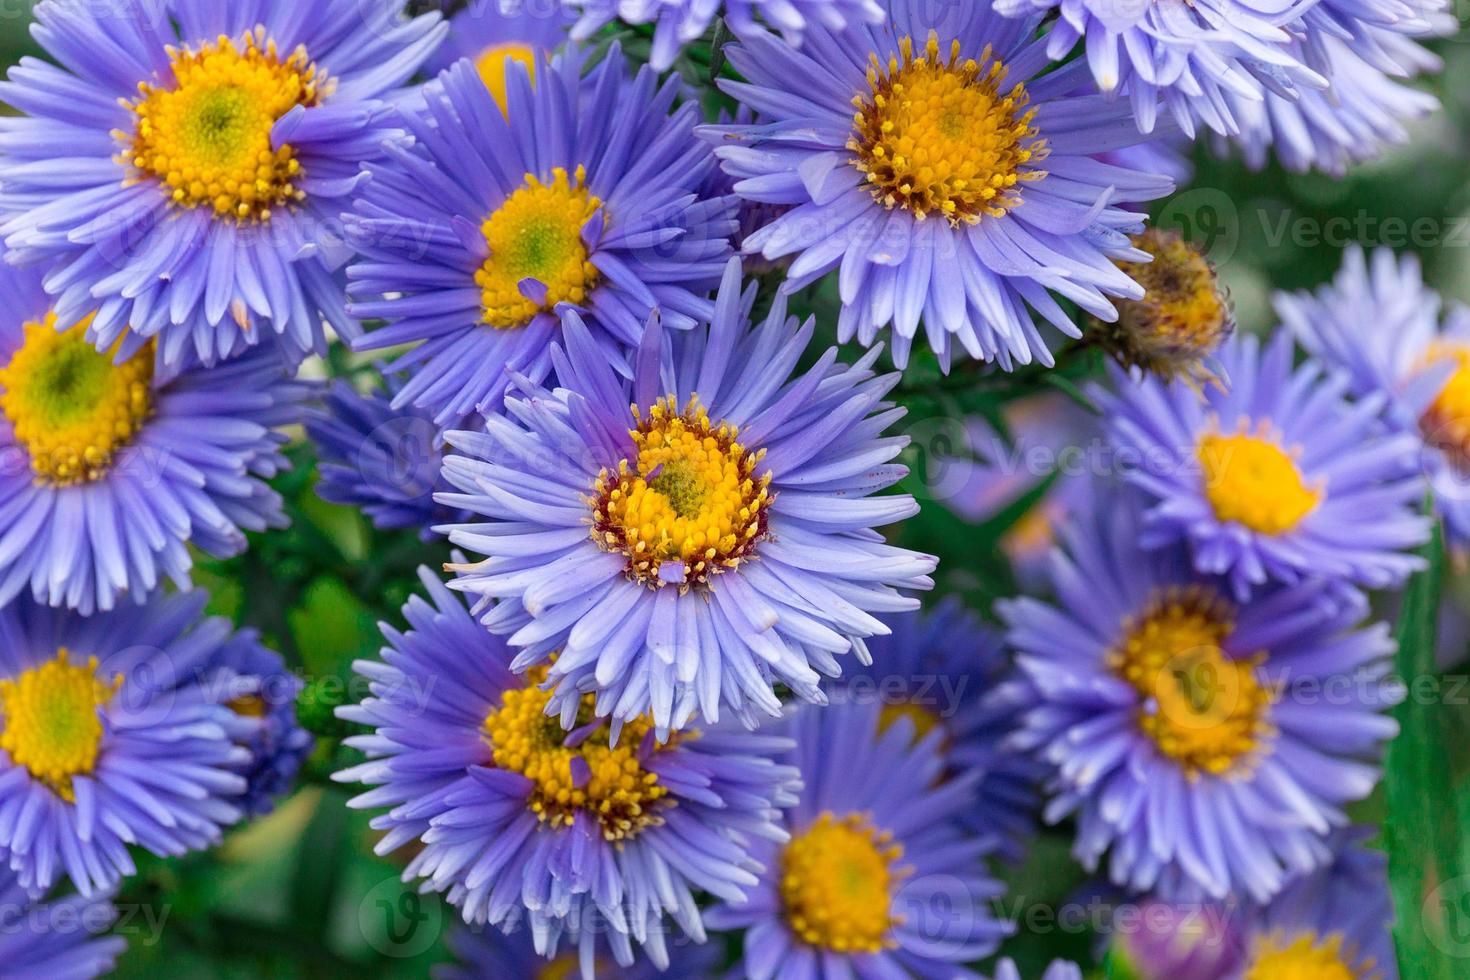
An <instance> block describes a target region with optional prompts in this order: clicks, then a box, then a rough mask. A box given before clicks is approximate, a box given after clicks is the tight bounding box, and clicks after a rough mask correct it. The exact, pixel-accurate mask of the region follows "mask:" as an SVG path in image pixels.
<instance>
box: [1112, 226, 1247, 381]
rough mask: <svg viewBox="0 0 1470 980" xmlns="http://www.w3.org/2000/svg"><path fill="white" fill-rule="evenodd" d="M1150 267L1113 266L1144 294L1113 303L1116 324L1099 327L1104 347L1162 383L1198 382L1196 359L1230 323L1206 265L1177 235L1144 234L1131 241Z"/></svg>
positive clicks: (1133, 264) (1152, 231)
mask: <svg viewBox="0 0 1470 980" xmlns="http://www.w3.org/2000/svg"><path fill="white" fill-rule="evenodd" d="M1133 244H1134V246H1135V247H1137V248H1140V249H1142V250H1143V251H1145V252H1147V253H1149V254H1150V255H1152V256H1153V257H1154V260H1153V261H1152V262H1120V263H1118V266H1119V268H1121V269H1122V270H1123V271H1124V272H1125V273H1127V274H1128V276H1129V277H1130V278H1132V279H1133V280H1135V281H1136V282H1137V283H1138V284H1139V285H1140V286H1142V287H1143V289H1144V296H1143V299H1139V300H1118V301H1117V307H1118V321H1117V323H1115V324H1105V325H1103V335H1104V339H1105V342H1106V344H1107V346H1108V347H1109V348H1110V349H1111V350H1113V352H1114V353H1116V354H1117V355H1118V357H1119V358H1120V359H1121V360H1122V361H1123V362H1124V363H1125V364H1128V365H1131V366H1136V367H1141V368H1143V369H1144V370H1147V371H1152V372H1153V373H1155V374H1158V375H1160V376H1162V377H1164V378H1173V377H1175V376H1179V375H1183V376H1186V377H1192V378H1195V379H1197V380H1203V378H1204V377H1205V376H1207V372H1203V371H1202V370H1201V367H1200V363H1199V362H1200V361H1201V359H1202V358H1204V357H1205V356H1207V355H1208V354H1210V353H1212V352H1213V351H1214V350H1215V349H1216V348H1217V347H1219V346H1220V343H1221V341H1223V340H1224V339H1225V338H1226V337H1227V336H1229V334H1230V332H1231V330H1232V329H1234V320H1233V318H1232V316H1231V313H1230V307H1229V305H1228V303H1227V302H1226V300H1225V295H1224V293H1223V292H1222V291H1221V289H1220V285H1219V281H1218V279H1217V278H1216V276H1215V270H1214V268H1213V267H1212V266H1211V265H1210V263H1209V260H1208V259H1206V258H1205V257H1204V256H1203V255H1201V254H1200V253H1199V252H1198V251H1196V250H1195V249H1194V247H1193V246H1191V245H1190V244H1189V243H1188V242H1186V241H1184V239H1182V238H1180V237H1179V236H1178V235H1175V234H1172V233H1170V232H1162V231H1158V230H1157V229H1150V230H1148V231H1146V232H1144V233H1142V234H1140V235H1135V236H1134V237H1133Z"/></svg>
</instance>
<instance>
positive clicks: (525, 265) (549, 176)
mask: <svg viewBox="0 0 1470 980" xmlns="http://www.w3.org/2000/svg"><path fill="white" fill-rule="evenodd" d="M586 60H587V54H586V52H584V51H581V50H577V49H575V48H569V49H568V50H567V51H565V52H564V53H563V54H562V55H561V56H560V57H559V58H558V59H557V60H556V61H555V62H547V61H545V59H544V58H543V59H542V60H541V61H540V62H539V63H538V64H539V66H538V68H537V69H536V77H537V81H536V83H535V85H534V86H533V85H532V83H531V80H530V76H529V74H528V73H527V71H526V69H525V68H524V67H523V66H520V65H513V66H511V67H510V69H509V72H510V76H509V78H510V81H509V88H510V92H509V99H508V110H509V116H508V117H507V116H506V115H505V114H503V113H502V112H501V111H500V109H499V108H498V107H497V105H496V102H495V99H494V98H493V97H492V96H491V94H490V92H489V91H488V90H487V89H486V88H485V85H484V83H483V82H482V81H481V79H480V77H479V75H478V74H477V73H476V71H475V69H474V67H473V66H472V65H470V64H468V63H467V62H460V63H459V64H458V65H456V66H455V67H454V68H452V69H450V70H449V71H448V72H446V73H445V74H443V75H441V76H440V77H439V79H437V80H436V81H434V82H431V83H430V84H429V85H427V86H426V87H425V88H424V91H423V98H424V100H425V102H426V104H427V107H426V109H425V110H424V111H422V112H409V113H406V114H405V116H404V119H403V124H404V126H405V127H407V128H408V129H409V130H411V131H412V133H413V134H414V136H415V137H416V139H417V141H418V142H417V145H416V146H414V147H412V148H397V149H392V148H390V150H389V155H388V159H387V160H385V161H384V162H383V163H381V164H379V165H373V166H371V167H370V168H369V169H370V170H371V172H372V174H373V180H372V182H371V184H369V186H368V187H367V189H366V192H365V193H364V194H363V195H361V197H360V199H359V200H358V202H357V211H356V213H355V214H354V215H353V216H351V217H350V219H349V232H350V233H351V235H352V237H353V240H354V241H355V242H356V243H357V244H358V245H359V247H360V248H361V250H362V252H363V254H364V256H365V260H364V261H363V262H362V263H360V264H358V265H355V266H353V267H352V268H351V269H350V270H349V276H350V277H351V278H352V279H353V280H354V281H353V286H352V288H353V292H354V294H355V295H358V296H366V297H375V298H365V299H361V300H360V301H358V302H356V303H354V304H353V305H352V310H353V312H354V313H355V314H356V315H357V316H359V317H362V318H364V319H368V318H382V319H384V320H386V321H387V325H386V326H383V327H381V328H380V329H377V330H373V331H371V332H370V333H369V334H367V336H366V337H364V338H363V339H362V341H361V343H360V345H359V346H361V347H363V348H384V347H393V346H397V345H400V344H405V343H412V342H415V341H421V343H419V344H418V346H416V347H414V348H413V349H412V350H410V351H409V352H408V353H406V354H405V355H403V356H402V357H401V358H399V359H398V360H397V361H395V362H394V363H393V364H391V365H390V366H389V368H390V370H394V371H398V370H404V369H408V370H410V372H411V374H412V378H411V380H410V381H409V382H408V384H407V385H405V386H404V388H403V390H402V391H400V392H399V393H398V394H397V396H396V397H395V398H394V406H395V407H402V406H404V405H408V404H414V405H418V406H421V407H424V408H427V409H429V410H430V411H432V412H433V413H434V415H435V418H436V420H437V421H438V422H439V423H440V424H441V425H448V424H451V423H453V422H454V421H456V420H457V419H459V418H461V417H463V416H465V415H467V414H469V413H470V412H472V411H474V410H475V409H477V408H483V409H486V410H494V409H495V408H497V407H498V403H499V400H500V397H501V395H502V394H503V392H504V391H505V388H506V385H507V384H508V383H509V382H508V378H509V375H508V371H507V369H514V370H516V371H519V372H521V373H522V374H525V375H526V376H528V377H530V378H532V379H533V380H541V379H543V378H545V377H546V374H547V372H548V371H549V370H550V368H551V356H550V346H551V343H552V341H553V339H554V338H555V337H556V335H557V330H558V326H559V311H560V310H561V309H563V308H576V309H579V310H582V311H584V312H586V313H587V316H588V322H589V324H591V325H593V326H594V327H595V329H596V331H597V332H596V336H597V338H598V343H599V347H600V350H601V351H602V353H601V354H600V355H599V356H600V357H602V358H603V359H610V360H616V361H617V362H619V363H620V364H621V363H622V362H623V361H624V360H625V359H626V352H627V349H628V348H630V347H634V346H637V343H638V337H639V335H640V334H641V333H642V329H643V322H644V320H645V319H646V318H647V317H648V315H649V312H650V311H651V310H654V309H658V310H659V311H660V312H661V314H662V316H663V320H664V324H665V325H666V326H669V327H673V328H675V329H680V330H685V329H689V328H690V327H692V326H694V324H695V323H696V322H697V321H700V320H706V319H708V318H709V315H710V312H711V310H712V306H711V303H710V301H709V298H708V295H709V291H710V290H711V289H712V288H713V287H714V286H715V284H717V283H718V282H719V277H720V270H721V269H722V268H723V267H724V264H725V260H726V259H727V258H728V256H729V254H730V244H729V237H730V235H731V234H732V233H733V232H734V230H735V221H734V212H735V203H736V202H735V201H734V200H733V199H727V198H719V199H715V200H703V199H700V198H699V197H698V195H697V191H698V190H699V189H700V188H701V187H703V186H705V185H706V184H707V183H708V182H709V177H710V174H711V172H712V170H713V169H714V166H715V164H714V161H713V160H712V159H711V158H710V156H709V153H708V151H707V150H706V149H705V148H704V147H702V146H701V145H700V144H699V143H698V142H697V141H695V140H694V139H693V136H692V133H693V129H694V125H695V122H696V121H697V118H698V114H699V107H698V106H697V105H696V104H694V103H692V102H689V103H685V104H683V105H681V106H680V107H679V108H677V109H673V108H672V107H673V104H674V101H675V98H676V96H677V95H678V92H679V85H678V83H677V82H676V81H674V80H670V81H669V82H668V83H666V84H664V85H662V86H660V85H659V84H658V80H657V77H656V76H655V75H654V73H653V71H652V70H651V69H649V68H647V67H644V68H643V69H641V70H640V71H639V72H638V73H637V75H635V76H630V75H629V72H628V68H627V64H626V62H625V60H624V58H623V56H622V54H621V53H620V52H619V51H618V50H617V49H616V47H615V48H614V49H613V50H612V51H610V52H609V53H608V56H607V57H606V58H604V59H603V60H602V61H601V62H599V63H598V64H597V66H596V67H595V68H592V69H590V70H589V71H586V72H584V71H583V69H584V66H585V64H586ZM671 110H672V111H671Z"/></svg>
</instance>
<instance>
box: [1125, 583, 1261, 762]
mask: <svg viewBox="0 0 1470 980" xmlns="http://www.w3.org/2000/svg"><path fill="white" fill-rule="evenodd" d="M1233 628H1234V621H1233V615H1232V611H1231V609H1230V607H1229V606H1228V605H1227V604H1226V603H1225V602H1224V601H1222V600H1221V599H1220V598H1219V597H1218V596H1215V595H1213V594H1212V593H1210V592H1208V591H1206V590H1204V589H1199V588H1191V589H1168V590H1165V591H1164V592H1163V593H1162V594H1160V595H1159V596H1157V597H1156V598H1155V599H1154V601H1153V602H1152V603H1151V604H1150V606H1149V608H1148V611H1147V612H1145V613H1144V615H1142V616H1140V617H1137V618H1136V619H1133V620H1130V621H1129V622H1127V623H1125V624H1124V628H1123V635H1122V639H1121V640H1120V641H1119V643H1118V645H1117V646H1116V647H1115V648H1114V650H1113V651H1112V653H1111V656H1110V665H1111V666H1112V668H1113V670H1114V671H1116V673H1117V674H1118V676H1120V677H1122V678H1123V679H1124V680H1125V681H1127V682H1128V683H1129V684H1130V685H1132V687H1133V688H1134V689H1135V690H1137V691H1138V693H1139V694H1140V695H1141V696H1142V698H1143V701H1144V707H1143V711H1142V713H1141V715H1140V718H1139V724H1140V726H1141V727H1142V729H1143V731H1144V732H1145V733H1146V734H1147V735H1148V736H1149V737H1150V738H1152V739H1153V741H1154V743H1155V744H1156V745H1157V746H1158V747H1159V750H1160V751H1161V752H1162V753H1163V754H1164V755H1166V756H1169V757H1170V758H1172V759H1175V760H1177V761H1178V762H1179V763H1180V764H1181V765H1183V766H1184V768H1185V769H1186V770H1187V771H1188V772H1189V773H1190V774H1191V775H1194V774H1198V773H1201V772H1204V773H1208V774H1210V775H1216V776H1219V775H1224V774H1225V773H1228V772H1230V771H1231V770H1233V769H1234V768H1235V767H1236V765H1237V764H1238V763H1239V762H1240V761H1241V760H1242V759H1245V758H1246V757H1248V756H1250V755H1251V754H1252V753H1254V752H1255V751H1256V750H1257V749H1258V748H1259V746H1260V744H1261V740H1262V738H1263V737H1264V736H1266V735H1268V734H1269V733H1270V727H1269V724H1268V722H1267V717H1266V716H1267V712H1268V709H1269V708H1270V705H1271V696H1272V695H1271V690H1270V688H1268V687H1266V686H1265V685H1263V684H1262V683H1261V681H1260V680H1258V679H1257V677H1256V670H1257V668H1258V667H1259V666H1260V665H1261V663H1262V661H1263V659H1264V658H1263V657H1260V656H1255V657H1248V658H1235V657H1232V656H1230V655H1229V654H1227V653H1226V652H1225V650H1224V649H1223V646H1222V645H1223V644H1224V643H1225V641H1226V639H1227V638H1228V637H1229V636H1230V633H1231V631H1232V629H1233Z"/></svg>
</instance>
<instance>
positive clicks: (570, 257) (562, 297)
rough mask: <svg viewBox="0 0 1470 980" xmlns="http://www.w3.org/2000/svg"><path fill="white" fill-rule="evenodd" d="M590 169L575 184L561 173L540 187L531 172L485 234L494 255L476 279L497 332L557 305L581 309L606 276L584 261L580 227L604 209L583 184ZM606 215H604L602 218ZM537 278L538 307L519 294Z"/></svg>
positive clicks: (488, 222)
mask: <svg viewBox="0 0 1470 980" xmlns="http://www.w3.org/2000/svg"><path fill="white" fill-rule="evenodd" d="M586 179H587V171H586V170H585V169H584V168H582V167H578V168H577V173H576V177H575V182H573V181H572V180H569V179H568V178H567V172H566V171H565V170H563V169H562V168H561V167H557V168H556V169H555V170H553V171H552V180H551V183H549V184H543V183H542V182H541V181H540V180H538V179H537V178H536V177H535V176H534V175H532V174H526V183H525V186H523V187H520V188H519V189H517V190H516V192H515V193H514V194H512V195H511V196H510V197H507V198H506V199H505V201H504V203H502V204H501V205H500V207H499V208H497V209H496V211H495V213H494V214H492V215H491V216H490V217H489V218H488V219H486V221H485V224H484V225H483V226H482V227H481V229H480V230H481V231H482V232H483V233H484V235H485V244H486V245H488V246H489V248H490V257H489V258H488V259H486V260H485V264H484V265H482V266H481V267H480V271H479V272H476V273H475V283H476V284H477V285H478V286H479V287H480V301H481V303H482V304H483V305H484V308H485V312H484V320H485V322H486V323H488V324H489V325H490V326H492V327H495V328H496V329H498V330H510V329H512V328H515V327H523V326H525V325H526V324H527V323H529V322H530V321H531V318H532V317H534V316H535V315H536V314H537V313H540V312H543V311H545V312H549V311H551V310H554V309H555V308H556V306H557V304H559V303H583V302H585V301H586V299H587V293H588V292H589V291H590V290H591V289H592V287H593V286H595V285H597V281H598V279H599V278H600V276H601V273H600V272H598V271H597V267H596V266H595V265H593V264H592V263H591V262H590V261H588V258H587V245H586V243H585V242H583V241H582V227H583V226H584V225H586V224H587V222H588V221H590V220H592V218H593V217H595V216H596V215H597V214H598V212H599V210H600V209H601V208H602V201H601V200H599V199H598V198H596V197H593V196H592V195H591V194H590V193H589V192H588V190H587V188H586V186H585V181H586ZM605 218H606V216H605V215H604V220H605ZM527 280H534V281H535V282H538V283H540V284H541V285H542V286H543V287H545V289H546V295H545V297H544V298H542V299H541V300H540V301H539V302H538V301H537V300H536V299H533V298H531V297H530V296H527V295H526V294H525V292H523V291H522V284H523V283H525V282H526V281H527Z"/></svg>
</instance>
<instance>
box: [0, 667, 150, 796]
mask: <svg viewBox="0 0 1470 980" xmlns="http://www.w3.org/2000/svg"><path fill="white" fill-rule="evenodd" d="M121 683H122V680H121V678H116V679H114V680H113V682H112V683H110V684H105V683H103V682H102V681H100V680H98V679H97V658H96V657H92V658H91V659H89V660H88V661H87V662H86V663H85V664H80V665H73V664H72V663H70V662H69V654H68V653H67V651H66V649H65V648H62V649H60V650H58V651H57V653H56V658H55V659H54V660H48V661H46V662H45V663H43V664H40V665H39V666H36V667H32V668H30V669H29V670H26V671H23V672H21V674H20V676H19V677H15V678H12V679H8V680H0V725H4V729H3V730H0V749H4V750H5V751H6V752H8V753H10V758H11V761H12V762H14V763H15V764H16V765H18V766H22V767H24V768H25V769H26V771H28V772H29V773H30V774H31V775H32V776H34V777H35V778H36V779H38V780H40V781H41V782H43V783H45V784H46V785H47V786H49V787H51V789H52V790H54V791H55V792H56V794H57V795H58V796H60V797H61V798H62V799H64V800H66V801H67V802H69V803H70V802H75V799H76V797H75V796H74V795H73V793H72V782H71V781H72V777H73V776H81V775H85V774H87V773H90V772H91V771H92V770H93V768H94V767H95V766H96V764H97V750H98V748H99V747H100V746H101V744H102V718H101V717H100V716H99V714H98V710H97V709H98V708H100V707H101V706H102V705H104V704H106V703H107V702H108V700H110V699H111V698H112V696H113V694H115V693H116V692H117V689H118V686H119V685H120V684H121Z"/></svg>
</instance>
